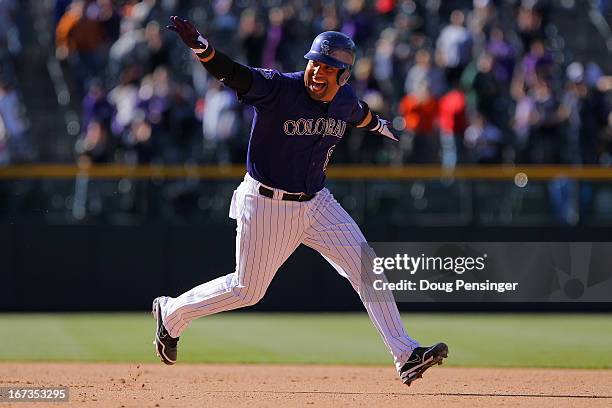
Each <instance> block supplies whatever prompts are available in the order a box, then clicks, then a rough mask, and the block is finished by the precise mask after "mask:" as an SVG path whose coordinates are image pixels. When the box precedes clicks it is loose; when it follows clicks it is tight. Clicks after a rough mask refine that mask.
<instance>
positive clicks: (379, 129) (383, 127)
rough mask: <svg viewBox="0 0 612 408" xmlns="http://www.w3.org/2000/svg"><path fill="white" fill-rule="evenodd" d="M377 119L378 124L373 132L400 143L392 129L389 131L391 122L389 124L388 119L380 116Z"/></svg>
mask: <svg viewBox="0 0 612 408" xmlns="http://www.w3.org/2000/svg"><path fill="white" fill-rule="evenodd" d="M376 119H378V123H377V124H376V126H374V127H373V128H372V132H376V133H378V134H380V135H383V136H384V137H387V138H389V139H391V140H394V141H396V142H399V139H398V138H397V137H395V135H394V134H393V132H391V129H389V127H390V126H389V125H390V124H391V122H389V121H388V120H387V119H382V118H380V117H379V116H378V115H376Z"/></svg>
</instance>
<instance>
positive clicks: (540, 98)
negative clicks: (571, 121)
mask: <svg viewBox="0 0 612 408" xmlns="http://www.w3.org/2000/svg"><path fill="white" fill-rule="evenodd" d="M531 96H532V99H533V103H534V111H533V113H532V115H531V118H530V125H531V130H530V143H529V149H530V157H531V161H532V162H533V163H538V164H539V163H561V157H562V153H563V151H564V149H565V140H564V138H563V137H562V136H561V132H560V126H559V125H560V124H561V118H560V116H559V111H558V110H559V100H558V98H557V96H556V95H555V94H554V91H553V89H552V86H551V82H550V81H549V80H548V79H546V78H545V77H538V78H537V80H536V84H535V85H534V86H533V87H532V89H531Z"/></svg>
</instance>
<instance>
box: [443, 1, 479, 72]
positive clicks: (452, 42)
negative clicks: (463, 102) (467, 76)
mask: <svg viewBox="0 0 612 408" xmlns="http://www.w3.org/2000/svg"><path fill="white" fill-rule="evenodd" d="M472 45H473V39H472V35H471V34H470V32H469V31H468V30H467V29H466V28H465V16H464V14H463V12H462V11H460V10H454V11H453V12H452V13H451V17H450V24H449V25H447V26H446V27H444V29H442V31H441V32H440V36H439V37H438V41H437V43H436V53H437V62H438V65H439V66H441V67H442V68H444V70H445V73H446V79H447V81H448V82H449V83H452V82H454V81H456V80H458V79H459V78H460V77H461V73H462V72H463V69H464V68H465V66H466V65H467V64H468V63H469V62H470V61H471V60H472Z"/></svg>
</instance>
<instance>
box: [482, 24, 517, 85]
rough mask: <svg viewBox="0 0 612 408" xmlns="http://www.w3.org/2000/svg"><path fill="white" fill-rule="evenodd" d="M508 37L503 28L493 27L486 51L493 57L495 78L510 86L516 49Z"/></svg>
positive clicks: (501, 83)
mask: <svg viewBox="0 0 612 408" xmlns="http://www.w3.org/2000/svg"><path fill="white" fill-rule="evenodd" d="M506 37H507V36H506V34H505V33H504V31H503V30H502V29H501V28H499V27H495V28H493V29H492V30H491V36H490V38H489V42H488V44H487V48H486V51H487V53H489V55H491V56H492V57H493V74H494V75H495V79H496V80H497V82H499V83H500V85H503V86H504V87H506V88H509V87H510V83H511V81H512V76H513V74H514V64H515V61H516V49H515V47H514V46H513V45H512V44H511V43H510V41H508V39H507V38H506Z"/></svg>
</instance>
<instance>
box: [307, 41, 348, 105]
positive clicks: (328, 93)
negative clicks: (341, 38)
mask: <svg viewBox="0 0 612 408" xmlns="http://www.w3.org/2000/svg"><path fill="white" fill-rule="evenodd" d="M330 56H331V57H332V58H334V59H336V60H338V61H341V62H343V63H345V64H352V63H353V56H352V55H351V54H350V53H348V52H344V51H341V50H336V51H335V52H333V53H331V55H330ZM340 70H341V68H336V67H333V66H331V65H327V64H324V63H322V62H319V61H314V60H308V64H307V65H306V69H305V70H304V85H305V86H306V91H307V92H308V94H309V95H310V97H311V98H312V99H315V100H317V101H323V102H329V101H331V100H332V99H334V96H336V93H337V92H338V90H339V89H340V84H338V73H339V72H340Z"/></svg>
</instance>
